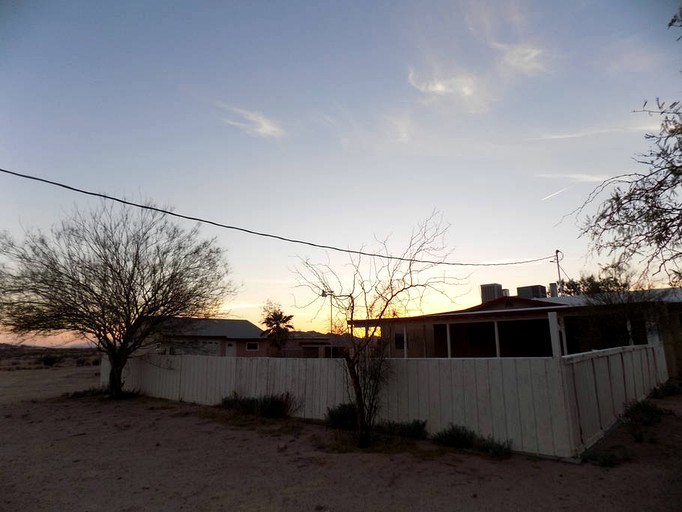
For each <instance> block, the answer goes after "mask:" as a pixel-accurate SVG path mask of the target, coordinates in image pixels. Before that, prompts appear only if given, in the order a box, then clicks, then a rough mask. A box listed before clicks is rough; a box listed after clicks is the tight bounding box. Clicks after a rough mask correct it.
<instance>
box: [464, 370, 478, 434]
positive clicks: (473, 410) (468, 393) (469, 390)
mask: <svg viewBox="0 0 682 512" xmlns="http://www.w3.org/2000/svg"><path fill="white" fill-rule="evenodd" d="M471 363H473V364H464V365H463V366H462V384H463V387H462V398H463V401H464V423H463V424H464V425H465V426H466V427H468V428H471V429H473V430H478V407H477V403H476V366H475V361H471Z"/></svg>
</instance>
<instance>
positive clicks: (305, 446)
mask: <svg viewBox="0 0 682 512" xmlns="http://www.w3.org/2000/svg"><path fill="white" fill-rule="evenodd" d="M96 370H97V369H96V368H62V369H59V368H57V369H50V370H26V371H15V372H0V510H2V511H19V510H21V511H39V510H40V511H42V510H70V511H100V510H101V511H109V510H116V511H137V510H140V511H142V510H152V511H156V510H159V511H161V510H163V511H166V510H207V511H212V510H216V511H217V510H225V511H252V510H256V511H258V510H262V511H353V512H358V511H364V510H368V511H374V510H377V511H378V510H386V511H453V510H584V511H589V510H595V511H596V510H599V511H606V510H619V511H629V510H632V511H635V510H636V511H642V510H651V511H659V510H660V511H673V510H675V511H679V510H682V399H681V398H680V397H676V398H674V399H665V400H663V401H660V402H659V403H660V404H662V405H663V406H670V407H671V408H672V409H675V410H676V411H678V416H673V415H668V416H665V417H664V418H663V422H662V423H661V424H659V425H658V426H656V427H654V428H653V429H652V430H651V431H650V432H649V433H648V434H647V438H648V439H649V442H645V443H639V444H638V443H635V442H634V441H633V438H632V436H631V435H630V434H629V433H628V432H626V431H624V430H620V431H616V432H614V434H613V435H612V436H610V437H609V439H608V441H607V443H608V444H610V445H619V446H620V447H621V448H622V450H625V451H627V452H628V453H629V454H630V455H631V456H632V460H631V461H629V462H625V463H623V464H622V465H620V466H618V467H615V468H603V467H598V466H596V465H592V464H581V465H580V464H569V463H566V462H558V461H551V460H540V459H536V458H530V457H526V456H521V455H515V456H513V457H512V458H511V459H507V460H503V461H494V460H490V459H487V458H485V457H482V456H478V455H472V454H463V453H456V452H451V451H449V452H445V453H443V452H442V451H440V450H437V449H435V448H434V447H433V445H431V444H430V443H427V442H424V443H420V444H418V445H416V446H412V447H408V448H403V449H402V451H400V450H397V451H395V450H394V451H390V450H389V452H390V453H334V452H330V451H329V446H333V445H334V444H335V442H336V440H337V439H338V438H337V436H338V434H337V433H335V432H333V431H330V430H328V429H326V428H325V427H323V426H319V425H311V424H304V423H301V422H298V421H289V422H274V423H273V422H270V423H267V422H262V421H259V422H253V421H251V422H246V423H244V422H242V423H241V424H238V423H235V418H234V417H231V416H229V413H227V412H225V411H222V410H219V409H215V408H208V407H200V406H192V405H188V404H176V403H171V402H166V401H161V400H154V399H148V398H137V399H131V400H125V401H119V402H113V401H110V400H106V399H103V398H101V397H85V398H76V399H74V398H70V399H67V398H54V397H57V396H59V395H60V394H61V393H63V392H66V391H76V390H82V389H87V388H90V387H92V386H95V385H96V384H97V377H96V376H95V375H94V373H95V372H96ZM51 397H52V398H51ZM651 441H655V442H651Z"/></svg>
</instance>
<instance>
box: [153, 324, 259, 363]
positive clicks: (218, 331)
mask: <svg viewBox="0 0 682 512" xmlns="http://www.w3.org/2000/svg"><path fill="white" fill-rule="evenodd" d="M262 332H263V331H262V330H261V329H260V328H259V327H258V326H256V325H254V324H252V323H251V322H249V321H248V320H237V319H231V318H230V319H225V318H172V319H170V320H167V321H166V322H165V323H164V324H163V325H162V326H161V329H160V332H159V333H158V334H156V335H155V337H154V340H153V343H155V347H156V352H157V353H159V354H171V355H184V354H193V355H209V356H226V357H249V356H251V357H253V356H255V357H263V356H267V355H268V348H269V344H268V342H267V340H265V339H264V338H262V337H261V334H262Z"/></svg>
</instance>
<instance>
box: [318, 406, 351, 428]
mask: <svg viewBox="0 0 682 512" xmlns="http://www.w3.org/2000/svg"><path fill="white" fill-rule="evenodd" d="M357 411H358V410H357V408H356V407H355V404H351V403H347V404H339V405H337V406H336V407H328V408H327V414H325V421H326V422H327V425H329V426H330V427H331V428H335V429H339V430H355V429H356V428H357Z"/></svg>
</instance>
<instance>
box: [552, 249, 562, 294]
mask: <svg viewBox="0 0 682 512" xmlns="http://www.w3.org/2000/svg"><path fill="white" fill-rule="evenodd" d="M559 253H561V251H560V250H559V249H557V250H556V251H555V252H554V257H555V259H556V273H557V282H556V284H557V287H558V289H559V290H558V291H559V295H563V294H564V286H563V284H562V283H561V267H560V266H559Z"/></svg>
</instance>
